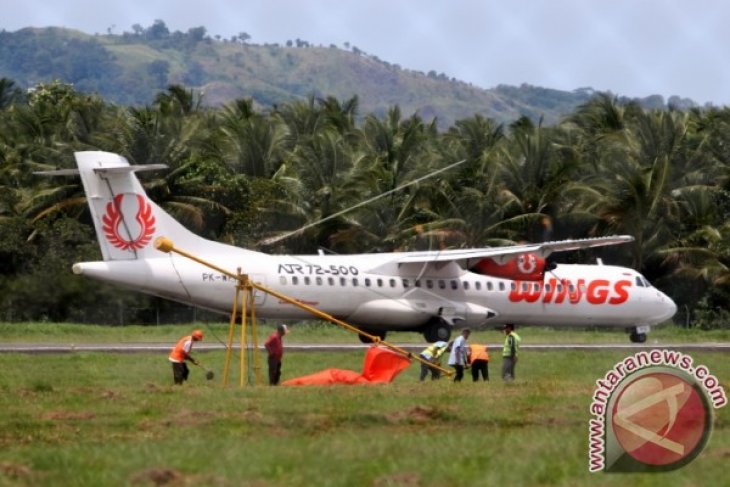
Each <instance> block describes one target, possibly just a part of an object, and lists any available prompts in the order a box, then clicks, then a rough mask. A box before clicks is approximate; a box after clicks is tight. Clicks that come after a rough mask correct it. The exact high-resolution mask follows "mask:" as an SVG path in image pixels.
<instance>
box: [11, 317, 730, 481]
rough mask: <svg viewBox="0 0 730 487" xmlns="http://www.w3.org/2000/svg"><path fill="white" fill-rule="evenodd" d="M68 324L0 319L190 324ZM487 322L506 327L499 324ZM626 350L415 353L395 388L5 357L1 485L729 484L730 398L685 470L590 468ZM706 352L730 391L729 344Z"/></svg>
mask: <svg viewBox="0 0 730 487" xmlns="http://www.w3.org/2000/svg"><path fill="white" fill-rule="evenodd" d="M67 326H69V325H63V326H59V325H46V333H39V334H38V335H37V336H36V335H35V334H36V333H37V332H38V331H39V330H42V325H27V326H26V328H27V329H26V331H22V330H21V329H22V328H23V327H16V325H0V336H2V337H3V341H5V337H6V336H7V335H8V334H10V335H11V339H13V340H17V341H47V342H52V341H56V340H58V339H59V338H58V337H61V336H63V337H65V338H67V339H69V340H70V341H72V342H79V343H81V342H83V340H84V339H89V338H90V341H94V342H95V341H104V340H101V338H100V336H106V337H107V338H108V340H109V341H112V340H113V337H114V336H115V334H117V335H116V339H117V340H120V341H135V342H138V341H172V340H174V339H175V338H177V337H178V336H179V335H180V334H182V333H183V332H185V331H187V330H188V329H189V328H190V327H189V326H188V327H169V329H168V327H150V328H157V330H156V331H154V332H152V331H149V332H148V331H147V330H146V329H145V330H142V329H141V327H128V328H134V330H124V331H123V333H122V334H121V335H119V333H121V332H122V331H120V330H119V329H100V330H96V329H95V328H97V327H86V328H85V329H83V330H82V332H83V333H82V334H81V335H79V331H78V330H76V331H75V332H74V331H73V328H75V327H73V326H72V327H71V329H69V328H67ZM226 327H227V325H220V328H221V330H225V329H226ZM163 328H164V330H162V329H163ZM313 328H316V327H313ZM9 330H14V331H15V334H13V332H11V331H9ZM28 330H30V331H28ZM204 330H205V328H204ZM296 330H297V328H295V329H294V332H293V333H292V334H291V336H290V337H289V339H291V340H292V341H293V340H294V338H295V336H296V335H297V331H296ZM529 330H530V329H525V330H523V333H522V335H523V339H524V340H525V341H526V342H529V341H530V339H531V338H532V336H531V335H530V331H529ZM135 331H136V332H135ZM262 331H264V330H262ZM534 331H535V332H536V333H535V336H544V335H549V334H548V333H547V332H543V331H540V330H534ZM137 332H138V333H137ZM308 332H311V335H309V336H307V335H308ZM318 333H324V334H325V335H327V337H328V338H327V340H332V341H339V337H338V336H335V337H332V336H329V335H328V333H331V332H330V331H329V330H324V331H321V330H306V329H305V328H304V327H302V328H301V329H300V332H299V335H300V336H299V337H298V339H301V340H302V341H304V342H313V341H316V340H315V339H314V338H315V337H316V336H317V334H318ZM338 333H339V332H338ZM483 333H486V334H487V335H484V336H485V337H490V339H489V341H496V340H498V334H497V332H494V331H488V332H483ZM552 333H557V334H556V335H554V337H555V339H554V341H562V340H561V338H564V335H561V334H560V333H561V332H552ZM495 335H497V336H495ZM34 336H35V338H36V339H39V338H40V337H43V340H36V339H34ZM222 336H224V334H223V333H222ZM616 336H617V337H621V338H625V337H624V335H623V334H617V335H616ZM49 337H50V338H49ZM345 341H352V339H351V338H347V339H346V340H345ZM396 341H398V340H396ZM671 341H678V338H677V337H676V336H675V337H674V338H673V339H672V340H671ZM693 341H709V340H708V339H704V340H693ZM626 355H627V354H626V353H625V352H611V351H601V352H560V353H527V352H525V353H523V356H522V359H521V361H520V363H519V366H518V380H517V381H516V382H515V383H513V384H508V385H505V384H503V383H502V382H501V380H498V379H497V377H496V376H498V369H499V366H500V362H499V360H498V359H497V360H493V363H492V364H491V365H490V373H491V374H492V375H493V378H492V381H490V382H489V383H486V384H485V383H477V384H474V383H472V382H471V381H468V382H464V383H461V384H453V383H451V382H450V381H447V380H442V381H437V382H427V383H424V384H420V383H418V379H417V375H418V367H417V366H416V365H412V366H411V367H410V368H409V369H407V370H406V371H405V372H404V373H403V374H402V375H400V376H399V377H398V378H397V380H396V381H395V382H394V383H393V384H390V385H380V386H334V387H307V388H289V387H279V388H270V387H266V386H260V387H246V388H243V389H239V388H237V387H230V388H228V389H224V388H222V387H221V385H220V382H219V380H218V378H219V377H220V370H221V367H222V363H223V354H222V353H221V352H208V353H204V354H203V353H201V354H200V355H199V358H200V359H201V361H203V362H204V363H205V364H206V365H207V366H208V367H210V368H212V369H214V370H215V371H216V373H217V375H218V378H217V379H216V380H215V381H205V380H204V377H203V373H202V371H201V370H200V369H195V368H193V370H192V377H191V380H190V382H189V383H188V384H187V385H185V386H184V387H174V386H172V385H170V383H171V371H170V366H169V364H168V362H167V360H166V357H165V355H164V354H131V355H127V354H97V353H76V354H58V355H25V354H0V371H2V372H0V486H4V485H34V486H35V485H49V486H51V485H53V486H57V485H73V486H104V485H112V486H114V485H196V486H197V485H214V486H217V485H220V486H257V487H258V486H361V485H362V486H371V485H372V486H379V487H382V486H408V487H414V486H462V485H463V486H481V485H510V486H511V485H586V484H591V485H622V486H624V485H662V486H668V485H722V484H725V485H727V477H726V476H727V465H728V460H729V459H730V433H729V431H728V423H729V421H728V419H729V415H728V414H729V413H728V410H729V409H730V408H724V409H720V410H718V411H716V413H717V414H716V421H715V430H714V432H713V436H712V438H711V439H710V442H709V444H708V446H707V448H706V449H705V451H704V452H703V453H702V454H701V455H700V456H699V457H698V458H697V459H696V460H695V461H694V462H692V463H690V464H689V465H687V466H686V467H684V468H682V469H680V470H677V471H674V472H670V473H664V474H654V475H651V474H643V475H642V474H620V475H617V474H589V473H588V467H587V465H588V462H587V440H588V419H589V412H588V407H589V404H590V401H591V396H592V393H593V388H594V383H595V380H596V379H598V378H600V377H602V376H603V375H604V374H605V373H606V372H607V371H608V370H609V369H610V368H611V367H613V365H614V364H615V363H616V362H617V361H619V360H621V359H622V358H624V357H625V356H626ZM363 356H364V351H355V352H348V353H342V352H327V353H290V354H288V355H286V356H285V361H284V379H286V378H290V377H294V376H298V375H304V374H307V373H311V372H315V371H318V370H321V369H323V368H326V367H338V368H347V369H353V370H359V369H360V368H361V363H362V358H363ZM692 356H693V358H694V359H695V363H696V364H698V363H702V364H704V365H706V366H707V367H708V368H709V369H710V370H711V372H712V373H713V374H714V375H716V376H717V377H719V378H720V379H721V381H723V383H724V384H725V388H726V389H727V383H726V381H727V378H728V377H730V362H729V361H728V357H727V354H721V353H709V352H697V353H692ZM264 372H265V371H264ZM264 375H265V374H264ZM234 378H237V376H235V377H234Z"/></svg>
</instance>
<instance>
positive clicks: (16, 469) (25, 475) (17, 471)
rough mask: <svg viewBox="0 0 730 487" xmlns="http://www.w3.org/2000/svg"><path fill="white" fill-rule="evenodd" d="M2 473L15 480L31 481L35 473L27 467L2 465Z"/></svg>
mask: <svg viewBox="0 0 730 487" xmlns="http://www.w3.org/2000/svg"><path fill="white" fill-rule="evenodd" d="M0 473H1V474H3V475H5V476H6V477H10V478H13V479H30V478H31V477H32V475H33V471H32V470H31V469H30V468H28V467H26V466H25V465H18V464H15V463H0Z"/></svg>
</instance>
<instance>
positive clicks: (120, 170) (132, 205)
mask: <svg viewBox="0 0 730 487" xmlns="http://www.w3.org/2000/svg"><path fill="white" fill-rule="evenodd" d="M74 156H75V158H76V164H77V166H78V168H79V174H80V176H81V181H82V183H83V186H84V192H85V193H86V199H87V201H88V204H89V209H90V211H91V216H92V219H93V220H94V228H95V229H96V236H97V238H98V240H99V246H100V247H101V253H102V256H103V258H104V260H105V261H110V260H134V259H145V258H154V257H164V256H165V254H163V253H162V252H160V251H158V250H157V249H155V248H154V245H153V244H154V240H155V239H156V238H157V237H159V236H165V237H167V238H169V239H170V240H172V241H173V242H174V243H175V245H176V246H179V247H180V248H185V249H188V250H190V251H196V250H198V249H199V248H200V247H201V245H200V244H201V243H202V242H204V241H205V240H204V239H203V238H202V237H199V236H197V235H195V234H194V233H192V232H191V231H189V230H188V229H187V228H185V227H184V226H183V225H181V224H180V223H178V222H177V221H176V220H175V219H174V218H173V217H172V216H171V215H170V214H168V213H167V212H165V211H164V210H163V209H162V208H160V207H159V206H158V205H157V204H155V203H154V202H153V201H151V200H150V199H149V198H148V197H147V194H146V193H145V191H144V188H143V187H142V184H141V183H140V182H139V179H137V175H136V174H135V173H136V172H139V171H147V170H155V169H163V168H165V167H166V166H165V165H162V164H154V165H143V166H132V165H130V164H129V162H127V160H126V159H125V158H124V157H122V156H120V155H118V154H112V153H109V152H100V151H88V152H76V153H75V154H74Z"/></svg>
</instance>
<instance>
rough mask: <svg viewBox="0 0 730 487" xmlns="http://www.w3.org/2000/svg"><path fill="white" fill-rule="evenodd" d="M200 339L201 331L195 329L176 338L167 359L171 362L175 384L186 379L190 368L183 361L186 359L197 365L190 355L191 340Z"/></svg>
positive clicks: (191, 348)
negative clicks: (178, 338)
mask: <svg viewBox="0 0 730 487" xmlns="http://www.w3.org/2000/svg"><path fill="white" fill-rule="evenodd" d="M202 339H203V332H202V331H200V330H195V331H194V332H193V333H191V334H190V335H187V336H184V337H182V338H181V339H180V340H178V342H177V344H176V345H175V347H174V348H173V349H172V352H170V356H169V357H168V359H169V360H170V362H172V377H173V379H174V380H175V384H182V383H183V382H185V381H186V380H188V375H190V369H188V365H187V364H186V363H185V361H186V360H189V361H191V362H192V363H194V364H195V365H198V361H197V360H195V359H194V358H193V357H192V356H191V355H190V352H191V351H192V350H193V342H199V341H201V340H202Z"/></svg>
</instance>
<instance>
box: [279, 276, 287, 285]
mask: <svg viewBox="0 0 730 487" xmlns="http://www.w3.org/2000/svg"><path fill="white" fill-rule="evenodd" d="M279 282H280V283H281V285H282V286H286V276H279Z"/></svg>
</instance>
